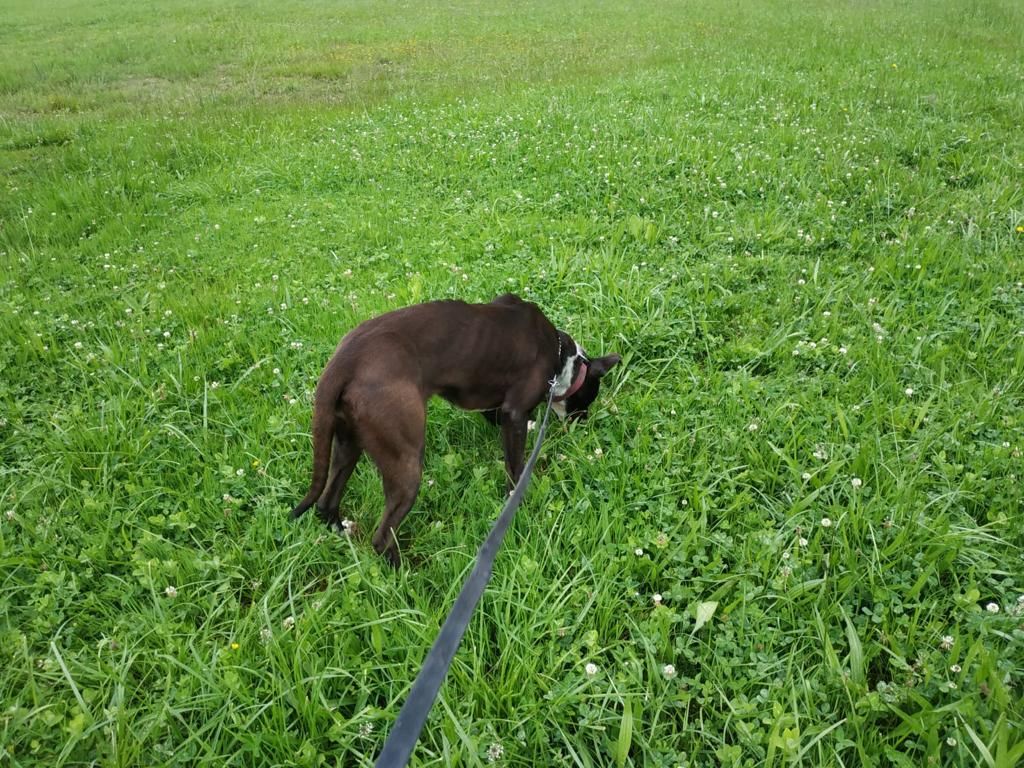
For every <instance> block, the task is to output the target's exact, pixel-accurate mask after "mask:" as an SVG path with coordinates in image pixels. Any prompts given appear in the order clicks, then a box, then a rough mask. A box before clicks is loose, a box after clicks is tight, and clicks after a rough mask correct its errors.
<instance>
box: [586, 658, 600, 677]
mask: <svg viewBox="0 0 1024 768" xmlns="http://www.w3.org/2000/svg"><path fill="white" fill-rule="evenodd" d="M583 671H584V672H586V673H587V677H593V676H594V675H596V674H597V664H595V663H594V662H592V661H591V662H588V663H587V666H585V667H584V668H583Z"/></svg>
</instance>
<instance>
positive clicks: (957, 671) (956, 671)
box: [949, 664, 960, 675]
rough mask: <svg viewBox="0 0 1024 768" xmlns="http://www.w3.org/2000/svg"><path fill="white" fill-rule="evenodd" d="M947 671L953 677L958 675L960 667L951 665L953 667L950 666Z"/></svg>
mask: <svg viewBox="0 0 1024 768" xmlns="http://www.w3.org/2000/svg"><path fill="white" fill-rule="evenodd" d="M949 671H950V672H952V673H953V674H954V675H958V674H960V665H959V664H953V665H952V666H951V667H950V668H949Z"/></svg>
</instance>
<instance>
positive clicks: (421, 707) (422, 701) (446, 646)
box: [374, 382, 555, 768]
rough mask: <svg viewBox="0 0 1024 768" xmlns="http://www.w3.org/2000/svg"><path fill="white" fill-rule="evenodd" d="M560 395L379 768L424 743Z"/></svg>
mask: <svg viewBox="0 0 1024 768" xmlns="http://www.w3.org/2000/svg"><path fill="white" fill-rule="evenodd" d="M554 396H555V385H554V382H552V383H551V388H550V391H549V392H548V404H547V408H546V409H545V411H544V419H543V421H542V422H541V425H540V429H539V430H538V431H537V441H536V442H535V443H534V445H533V452H532V453H531V454H530V458H529V460H528V461H527V462H526V466H525V467H523V474H521V475H520V476H519V482H518V483H516V487H515V489H514V490H513V491H512V495H511V496H509V499H508V501H507V502H505V508H504V509H503V510H502V512H501V515H500V516H499V517H498V519H497V520H495V521H494V527H492V528H491V532H490V533H489V534H488V535H487V538H486V539H485V540H484V543H483V544H482V545H481V546H480V549H479V550H478V551H477V553H476V565H474V566H473V572H472V573H470V574H469V578H468V579H466V583H465V584H463V585H462V591H461V592H459V596H458V597H457V598H456V599H455V605H453V606H452V610H451V612H450V613H449V614H448V618H447V619H445V621H444V625H443V626H442V627H441V631H440V632H439V633H438V634H437V639H436V640H435V641H434V645H433V646H432V647H431V649H430V652H429V653H428V654H427V658H426V660H425V661H424V662H423V666H422V667H421V668H420V673H419V674H418V675H417V676H416V680H415V681H414V682H413V684H412V688H411V689H410V690H409V697H408V698H407V699H406V700H405V704H403V705H402V709H401V710H400V711H399V712H398V717H397V718H396V719H395V725H394V727H392V729H391V733H389V734H388V738H387V740H386V741H385V742H384V748H383V749H382V750H381V751H380V755H378V757H377V762H376V763H374V766H375V768H404V766H405V764H406V763H408V762H409V758H410V757H411V756H412V750H413V748H414V747H415V746H416V742H417V741H418V740H419V737H420V731H422V730H423V725H424V723H426V722H427V715H428V714H429V713H430V708H431V707H432V706H433V705H434V699H435V698H436V697H437V692H438V691H439V690H440V688H441V683H442V682H444V678H445V675H447V674H448V667H450V666H451V663H452V659H453V658H455V652H456V651H457V650H458V649H459V643H461V642H462V636H463V635H464V634H465V632H466V627H467V626H468V624H469V620H470V618H471V617H472V616H473V611H474V610H475V609H476V604H477V603H478V602H479V601H480V596H481V595H482V594H483V592H484V589H485V588H486V587H487V583H488V582H489V581H490V580H491V571H492V570H493V568H494V558H495V557H496V556H497V554H498V549H499V548H500V547H501V541H502V539H503V538H505V531H506V530H508V526H509V524H510V523H511V522H512V518H513V517H514V516H515V514H516V509H517V508H518V507H519V503H520V502H521V501H522V500H523V495H524V494H525V493H526V487H527V486H528V485H529V484H530V475H531V474H532V473H533V465H534V463H535V462H536V461H537V456H538V455H539V454H540V446H541V443H542V442H543V441H544V430H545V429H547V426H548V415H549V414H550V413H551V401H552V400H553V399H554Z"/></svg>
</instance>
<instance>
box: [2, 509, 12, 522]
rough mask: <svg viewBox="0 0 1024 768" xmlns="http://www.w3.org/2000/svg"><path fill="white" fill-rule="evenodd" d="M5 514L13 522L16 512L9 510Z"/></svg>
mask: <svg viewBox="0 0 1024 768" xmlns="http://www.w3.org/2000/svg"><path fill="white" fill-rule="evenodd" d="M4 514H5V515H7V519H8V520H13V519H14V510H13V509H8V510H7V511H6V512H5V513H4Z"/></svg>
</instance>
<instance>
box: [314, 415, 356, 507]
mask: <svg viewBox="0 0 1024 768" xmlns="http://www.w3.org/2000/svg"><path fill="white" fill-rule="evenodd" d="M362 455H363V449H362V448H360V447H359V442H358V441H357V440H356V437H355V435H353V434H352V433H351V432H349V431H348V429H347V428H346V427H345V425H344V424H342V423H341V421H340V420H339V422H338V425H337V427H336V428H335V431H334V447H333V450H332V451H331V472H330V475H329V476H328V480H327V486H326V487H325V488H324V492H323V493H321V494H320V498H319V499H318V500H317V502H316V509H317V513H318V514H319V515H320V519H321V520H323V521H324V522H325V523H327V524H328V525H336V524H338V523H339V522H340V520H339V518H338V507H339V505H340V504H341V497H342V495H344V493H345V486H346V485H348V480H349V478H350V477H351V476H352V471H353V470H354V469H355V468H356V464H358V463H359V457H360V456H362Z"/></svg>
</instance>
